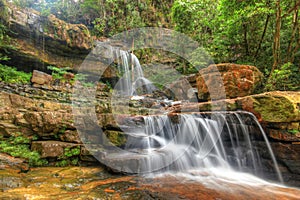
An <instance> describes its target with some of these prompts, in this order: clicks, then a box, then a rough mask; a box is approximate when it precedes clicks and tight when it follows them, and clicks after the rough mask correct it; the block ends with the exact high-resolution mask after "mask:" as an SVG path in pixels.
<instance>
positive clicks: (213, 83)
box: [196, 63, 263, 101]
mask: <svg viewBox="0 0 300 200" xmlns="http://www.w3.org/2000/svg"><path fill="white" fill-rule="evenodd" d="M262 78H263V74H262V73H261V72H260V71H259V70H258V69H257V68H256V67H255V66H250V65H237V64H231V63H222V64H217V65H210V66H209V67H207V68H204V69H201V70H200V71H199V76H198V77H197V80H196V81H197V89H198V98H199V100H201V101H207V100H210V99H222V98H224V95H221V94H222V93H224V90H222V89H223V88H222V85H224V89H225V94H226V98H236V97H243V96H247V95H251V94H253V92H254V91H255V89H256V88H257V87H258V86H259V85H260V84H261V81H262ZM220 81H222V82H220Z"/></svg>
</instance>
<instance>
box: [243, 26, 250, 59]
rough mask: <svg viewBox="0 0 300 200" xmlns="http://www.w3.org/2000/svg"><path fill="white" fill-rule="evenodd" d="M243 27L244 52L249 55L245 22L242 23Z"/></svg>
mask: <svg viewBox="0 0 300 200" xmlns="http://www.w3.org/2000/svg"><path fill="white" fill-rule="evenodd" d="M243 28H244V46H245V53H246V56H249V45H248V39H247V25H246V24H245V23H244V24H243Z"/></svg>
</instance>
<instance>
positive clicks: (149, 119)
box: [108, 111, 282, 181]
mask: <svg viewBox="0 0 300 200" xmlns="http://www.w3.org/2000/svg"><path fill="white" fill-rule="evenodd" d="M251 127H255V128H257V130H259V131H261V132H260V136H261V137H262V138H263V139H264V140H265V146H264V147H263V149H264V150H267V151H268V152H269V157H270V160H272V161H273V166H274V167H273V171H274V173H277V176H278V180H279V181H282V177H281V174H280V171H279V169H278V165H277V163H276V159H275V157H274V155H273V152H272V149H271V147H270V144H269V142H268V140H267V137H266V135H265V133H264V132H263V130H262V129H261V127H260V125H259V123H258V122H257V121H256V118H255V117H254V116H253V115H252V114H251V113H248V112H242V111H239V112H219V113H215V112H211V113H205V114H201V113H193V114H176V115H172V116H167V115H156V116H143V125H142V126H141V124H138V125H133V126H131V127H130V129H128V130H127V131H125V133H126V134H127V143H126V145H125V147H124V149H125V150H126V151H127V152H130V156H129V154H128V155H126V156H124V155H123V156H121V157H118V158H113V159H117V162H118V164H117V165H124V162H125V160H126V165H127V167H128V169H130V168H131V169H130V170H132V171H135V172H141V173H145V172H147V173H149V172H151V173H162V172H173V173H174V172H189V171H193V170H198V169H202V170H203V169H212V168H214V169H216V168H217V169H219V170H221V171H222V170H226V171H231V172H234V171H238V172H244V173H251V174H254V175H256V176H262V177H263V176H264V174H263V173H264V166H263V163H262V160H261V155H260V152H259V148H258V147H257V146H256V144H254V141H253V138H254V137H256V136H255V135H254V133H252V132H251ZM256 135H257V134H256ZM135 155H136V157H135ZM108 157H109V156H108ZM132 159H133V160H135V162H132ZM128 160H131V161H128ZM130 163H131V164H132V163H134V164H133V165H131V164H130ZM133 168H134V169H133Z"/></svg>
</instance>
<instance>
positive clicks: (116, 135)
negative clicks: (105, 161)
mask: <svg viewBox="0 0 300 200" xmlns="http://www.w3.org/2000/svg"><path fill="white" fill-rule="evenodd" d="M104 134H105V135H106V137H107V139H109V141H110V142H111V143H112V144H114V145H116V146H118V147H120V146H123V145H125V143H126V137H125V135H124V133H123V132H120V131H111V130H106V131H105V132H104Z"/></svg>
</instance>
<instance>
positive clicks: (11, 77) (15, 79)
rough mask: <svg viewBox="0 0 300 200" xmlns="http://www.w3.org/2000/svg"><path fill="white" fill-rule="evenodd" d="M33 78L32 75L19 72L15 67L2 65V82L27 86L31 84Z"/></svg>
mask: <svg viewBox="0 0 300 200" xmlns="http://www.w3.org/2000/svg"><path fill="white" fill-rule="evenodd" d="M31 76H32V74H31V73H25V72H22V71H17V69H16V68H14V67H9V66H6V65H2V64H0V81H4V82H6V83H20V84H25V83H29V82H30V78H31Z"/></svg>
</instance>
